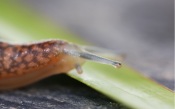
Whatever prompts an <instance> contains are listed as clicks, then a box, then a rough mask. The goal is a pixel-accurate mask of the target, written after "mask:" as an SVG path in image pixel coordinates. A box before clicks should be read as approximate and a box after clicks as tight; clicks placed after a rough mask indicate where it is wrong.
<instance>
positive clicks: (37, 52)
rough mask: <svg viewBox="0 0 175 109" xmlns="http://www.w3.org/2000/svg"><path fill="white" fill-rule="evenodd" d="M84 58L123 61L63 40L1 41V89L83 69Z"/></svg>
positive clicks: (16, 86) (112, 63)
mask: <svg viewBox="0 0 175 109" xmlns="http://www.w3.org/2000/svg"><path fill="white" fill-rule="evenodd" d="M85 60H92V61H97V62H101V63H104V64H111V65H113V66H116V67H120V66H121V63H120V62H117V61H112V60H109V59H106V58H103V57H100V56H97V55H95V54H93V53H90V52H88V51H86V50H85V49H83V48H81V46H78V45H76V44H73V43H69V42H67V41H63V40H47V41H42V42H37V43H29V44H11V43H7V42H2V41H0V90H9V89H15V88H19V87H24V86H26V85H29V84H32V83H34V82H36V81H39V80H41V79H43V78H46V77H49V76H51V75H55V74H61V73H66V72H69V71H70V70H72V69H74V68H75V69H76V70H77V72H78V73H82V69H81V65H82V64H83V63H84V62H85Z"/></svg>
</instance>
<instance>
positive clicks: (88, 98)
mask: <svg viewBox="0 0 175 109" xmlns="http://www.w3.org/2000/svg"><path fill="white" fill-rule="evenodd" d="M125 108H126V107H124V106H122V105H121V104H119V103H116V102H114V101H112V100H110V99H108V98H106V97H105V96H104V95H102V94H100V93H98V92H96V91H95V90H93V89H91V88H89V87H87V86H85V85H84V84H82V83H80V82H78V81H76V80H74V79H72V78H70V77H68V76H66V75H58V76H53V77H50V78H47V79H45V80H42V81H40V82H38V83H36V84H33V85H31V86H28V87H25V88H21V89H17V90H12V91H5V92H0V109H125Z"/></svg>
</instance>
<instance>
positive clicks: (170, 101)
mask: <svg viewBox="0 0 175 109" xmlns="http://www.w3.org/2000/svg"><path fill="white" fill-rule="evenodd" d="M0 37H3V39H8V40H12V41H14V40H16V41H21V42H27V41H31V40H39V39H50V38H52V39H53V38H59V39H64V40H68V41H71V42H74V43H85V42H84V41H82V40H80V39H78V38H77V37H75V35H72V34H71V33H68V32H66V31H64V30H63V29H62V28H60V27H56V26H54V25H53V24H50V23H49V22H48V21H47V20H44V19H42V18H41V17H39V16H37V15H35V14H34V13H32V12H29V11H26V9H25V8H22V7H20V6H17V5H15V4H13V5H12V4H11V3H7V2H3V3H1V4H0ZM83 71H84V72H83V74H81V75H80V74H77V73H76V71H75V70H72V71H70V72H69V73H68V75H69V76H70V77H72V78H75V79H77V80H78V81H80V82H82V83H84V84H86V85H88V86H90V87H92V88H94V89H95V90H97V91H99V92H101V93H103V94H105V95H106V96H108V97H110V98H112V99H113V100H116V101H119V102H121V103H123V104H125V105H127V106H128V107H131V108H138V109H174V96H175V94H174V92H172V91H170V90H168V89H167V88H165V87H163V86H161V85H159V84H157V83H155V82H154V81H152V80H150V79H148V78H145V77H143V76H142V75H140V74H139V72H137V71H135V70H133V69H132V68H129V67H128V66H126V65H124V66H123V67H122V68H121V69H115V68H113V67H111V66H108V65H102V64H98V63H94V62H86V63H85V65H83Z"/></svg>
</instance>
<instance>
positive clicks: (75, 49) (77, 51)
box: [64, 44, 122, 68]
mask: <svg viewBox="0 0 175 109" xmlns="http://www.w3.org/2000/svg"><path fill="white" fill-rule="evenodd" d="M64 52H65V53H66V54H69V55H72V56H76V57H81V58H83V59H87V60H91V61H95V62H98V63H102V64H108V65H112V66H114V67H116V68H120V67H121V65H122V64H121V62H119V61H115V60H111V59H107V58H104V57H101V56H98V55H96V54H94V53H91V52H89V51H87V50H86V49H84V48H83V47H81V46H77V45H73V44H71V46H67V47H65V49H64ZM97 52H98V51H97ZM111 54H112V53H111ZM113 55H114V54H113Z"/></svg>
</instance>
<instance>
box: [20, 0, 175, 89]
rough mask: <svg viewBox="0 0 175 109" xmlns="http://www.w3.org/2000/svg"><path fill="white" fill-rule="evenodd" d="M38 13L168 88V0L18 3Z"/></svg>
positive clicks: (170, 17) (170, 38)
mask: <svg viewBox="0 0 175 109" xmlns="http://www.w3.org/2000/svg"><path fill="white" fill-rule="evenodd" d="M20 3H22V4H23V5H24V6H27V7H28V8H30V9H32V10H34V11H35V12H36V13H37V14H39V15H42V16H44V17H45V18H48V19H49V20H51V21H52V22H54V23H55V24H56V25H61V26H63V27H65V28H67V29H68V30H70V31H71V32H74V33H75V34H77V36H79V37H80V38H83V39H84V40H86V41H89V42H91V43H93V44H95V45H96V46H99V47H104V48H109V49H112V50H114V51H116V52H119V53H125V54H126V55H127V58H126V60H125V62H126V63H127V64H128V65H130V66H132V67H134V68H135V69H136V70H139V71H140V72H141V73H143V74H144V75H145V76H148V77H151V78H153V79H154V80H156V81H158V82H160V83H162V84H164V85H166V86H167V87H169V88H171V89H173V86H174V11H173V7H174V3H173V0H20Z"/></svg>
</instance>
